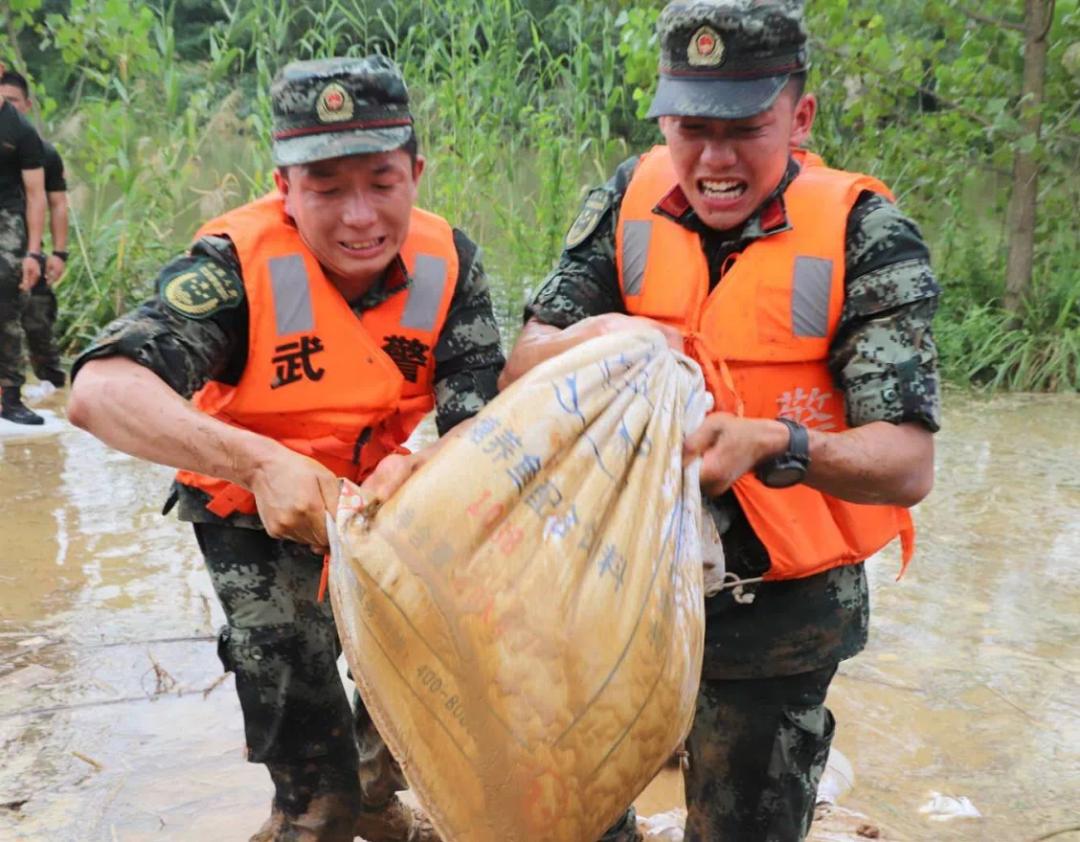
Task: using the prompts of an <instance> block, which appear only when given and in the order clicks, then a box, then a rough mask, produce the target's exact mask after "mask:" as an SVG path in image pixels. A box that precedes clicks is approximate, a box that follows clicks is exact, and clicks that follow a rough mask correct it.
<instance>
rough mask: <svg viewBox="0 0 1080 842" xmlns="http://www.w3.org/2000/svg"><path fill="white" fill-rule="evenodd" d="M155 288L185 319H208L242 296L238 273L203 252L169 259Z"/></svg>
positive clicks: (240, 301)
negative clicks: (172, 259)
mask: <svg viewBox="0 0 1080 842" xmlns="http://www.w3.org/2000/svg"><path fill="white" fill-rule="evenodd" d="M158 290H159V295H160V296H161V300H162V301H163V302H164V303H165V306H167V307H168V308H169V309H170V310H172V311H173V312H174V313H176V314H178V315H180V316H183V317H184V318H187V319H208V318H210V317H211V316H213V315H214V314H215V313H219V312H221V311H222V310H230V309H233V308H235V307H239V306H240V304H241V303H242V302H243V300H244V282H243V281H242V280H240V277H239V275H237V274H236V273H235V272H233V271H231V270H230V269H228V268H226V267H224V266H222V265H221V264H220V263H218V262H217V261H215V260H213V259H211V258H209V257H204V256H202V255H193V256H190V257H184V258H180V259H179V260H175V261H173V262H172V263H170V264H169V265H168V266H167V267H165V269H164V270H163V271H162V273H161V276H160V277H159V278H158Z"/></svg>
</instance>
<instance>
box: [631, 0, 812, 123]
mask: <svg viewBox="0 0 1080 842" xmlns="http://www.w3.org/2000/svg"><path fill="white" fill-rule="evenodd" d="M657 32H658V35H659V37H660V83H659V85H658V86H657V88H656V96H655V98H654V99H653V102H652V106H651V107H650V108H649V117H661V116H665V115H679V116H683V117H712V118H718V119H722V120H734V119H739V118H741V117H750V116H753V115H754V114H759V113H761V112H762V111H764V110H765V109H767V108H769V106H771V105H772V104H773V102H775V101H776V97H777V96H778V95H779V93H780V91H781V90H783V88H784V85H785V84H786V83H787V80H788V78H789V77H790V75H791V74H792V73H796V72H798V71H801V70H805V69H806V68H807V66H808V64H807V51H806V28H805V26H804V22H803V2H802V0H676V2H673V3H669V4H668V5H667V6H666V7H665V8H664V11H663V12H662V13H661V15H660V21H659V23H658V25H657Z"/></svg>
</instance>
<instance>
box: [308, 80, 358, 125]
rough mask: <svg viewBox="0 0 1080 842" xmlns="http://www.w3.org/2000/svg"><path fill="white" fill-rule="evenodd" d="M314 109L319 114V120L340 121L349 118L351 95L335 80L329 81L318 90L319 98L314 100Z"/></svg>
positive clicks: (327, 121)
mask: <svg viewBox="0 0 1080 842" xmlns="http://www.w3.org/2000/svg"><path fill="white" fill-rule="evenodd" d="M315 110H316V112H317V113H318V115H319V120H321V121H322V122H324V123H341V122H343V121H345V120H351V119H352V115H353V101H352V97H351V96H349V92H348V91H347V90H345V88H343V87H342V86H341V85H339V84H338V83H337V82H331V83H330V84H329V85H327V86H326V87H325V88H323V89H322V91H320V92H319V98H318V99H317V100H316V101H315Z"/></svg>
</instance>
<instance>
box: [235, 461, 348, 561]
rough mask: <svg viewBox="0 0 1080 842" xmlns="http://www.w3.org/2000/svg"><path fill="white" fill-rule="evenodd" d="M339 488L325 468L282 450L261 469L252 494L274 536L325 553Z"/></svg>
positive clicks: (260, 515) (335, 478)
mask: <svg viewBox="0 0 1080 842" xmlns="http://www.w3.org/2000/svg"><path fill="white" fill-rule="evenodd" d="M339 485H340V484H339V482H338V478H337V477H335V476H334V475H333V474H332V473H331V472H330V471H329V470H327V469H326V468H325V467H324V466H323V465H321V464H320V463H318V462H316V461H315V460H314V459H309V458H308V457H307V456H302V455H301V454H299V453H295V452H293V451H292V450H289V449H288V448H285V447H282V448H281V449H280V450H279V451H277V452H276V453H275V454H274V456H273V457H272V458H270V459H268V460H266V462H264V463H263V464H262V465H261V466H260V467H259V470H258V471H257V472H256V475H255V479H254V481H253V482H252V486H251V491H252V493H253V494H254V495H255V504H256V506H257V507H258V510H259V517H260V518H261V519H262V522H263V526H264V527H265V528H266V531H267V533H268V534H269V535H270V536H271V537H273V538H284V539H286V540H289V541H296V542H297V543H298V544H307V545H308V546H309V547H311V549H312V551H313V552H315V553H325V552H326V551H327V547H328V546H329V541H328V539H327V535H326V513H327V512H330V513H331V515H334V514H336V512H337V503H338V490H339Z"/></svg>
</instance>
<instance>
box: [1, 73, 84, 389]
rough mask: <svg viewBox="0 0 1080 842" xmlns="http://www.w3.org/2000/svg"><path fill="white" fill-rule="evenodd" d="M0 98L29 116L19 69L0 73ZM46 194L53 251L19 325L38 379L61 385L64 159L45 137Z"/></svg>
mask: <svg viewBox="0 0 1080 842" xmlns="http://www.w3.org/2000/svg"><path fill="white" fill-rule="evenodd" d="M0 99H6V100H7V101H8V102H9V103H11V104H12V105H14V106H15V109H16V110H17V111H18V112H19V113H20V114H22V115H23V116H24V117H27V118H28V119H29V115H30V111H31V109H32V107H33V102H32V100H31V98H30V85H29V83H28V82H27V81H26V78H25V77H24V76H23V75H22V74H21V73H16V72H15V71H13V70H9V71H7V72H6V73H4V74H3V75H2V76H0ZM42 147H43V148H44V151H45V159H44V163H45V198H46V201H47V203H48V206H49V234H50V235H51V239H52V253H51V254H50V255H49V256H48V257H47V258H46V259H45V276H44V277H43V278H40V279H39V280H38V282H37V283H36V284H35V285H34V288H33V289H32V290H31V294H30V300H29V302H28V303H27V306H26V309H25V310H24V311H23V317H22V326H23V331H24V332H25V333H26V342H27V345H28V346H29V348H30V365H31V367H32V368H33V369H34V374H36V375H37V377H38V379H39V380H42V381H48V382H49V383H52V384H53V385H54V386H56V387H57V388H60V387H62V386H63V385H64V383H65V381H66V376H65V375H64V370H63V369H62V368H61V366H60V351H59V349H58V348H57V347H56V341H55V340H54V339H53V324H54V322H55V321H56V310H57V305H56V295H55V293H54V292H53V287H54V286H56V284H58V283H59V282H60V278H61V277H62V276H63V274H64V269H65V267H66V264H67V258H68V253H67V234H68V231H67V228H68V225H67V220H68V199H67V183H66V181H65V180H64V161H63V159H62V158H61V157H60V153H59V152H57V151H56V147H55V146H53V145H52V144H51V143H49V142H48V141H47V140H45V139H44V138H43V139H42Z"/></svg>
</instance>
